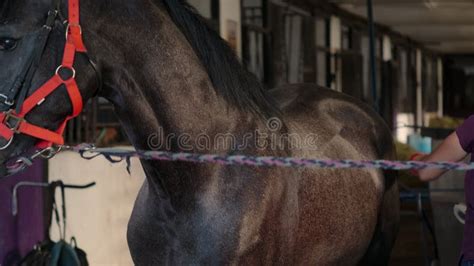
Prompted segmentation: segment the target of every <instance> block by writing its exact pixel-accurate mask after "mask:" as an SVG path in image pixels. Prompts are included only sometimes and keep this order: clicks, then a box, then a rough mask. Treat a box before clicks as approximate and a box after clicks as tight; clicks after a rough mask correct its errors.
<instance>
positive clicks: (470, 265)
mask: <svg viewBox="0 0 474 266" xmlns="http://www.w3.org/2000/svg"><path fill="white" fill-rule="evenodd" d="M459 266H474V260H463V261H462V262H461V264H459Z"/></svg>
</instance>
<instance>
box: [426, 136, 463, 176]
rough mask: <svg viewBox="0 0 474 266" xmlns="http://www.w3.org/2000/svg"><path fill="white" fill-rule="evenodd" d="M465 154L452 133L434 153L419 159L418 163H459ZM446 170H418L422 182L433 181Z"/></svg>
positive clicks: (456, 137)
mask: <svg viewBox="0 0 474 266" xmlns="http://www.w3.org/2000/svg"><path fill="white" fill-rule="evenodd" d="M466 156H467V152H466V151H464V149H463V148H462V147H461V144H460V143H459V138H458V135H457V134H456V132H454V133H452V134H451V135H449V137H447V138H446V139H445V140H444V141H443V143H441V145H439V146H438V148H436V150H435V151H434V152H432V153H431V154H428V155H426V156H424V157H423V158H421V160H420V161H424V162H433V161H448V162H459V161H462V160H463V159H464V158H466ZM445 172H446V170H440V169H424V170H420V171H419V172H418V173H419V176H420V180H422V181H433V180H435V179H437V178H438V177H440V176H441V175H442V174H444V173H445Z"/></svg>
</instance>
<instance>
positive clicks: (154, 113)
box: [90, 6, 251, 149]
mask: <svg viewBox="0 0 474 266" xmlns="http://www.w3.org/2000/svg"><path fill="white" fill-rule="evenodd" d="M147 13H150V14H147ZM147 13H145V14H143V18H141V19H138V20H137V19H136V18H135V21H133V20H131V19H130V20H128V21H126V23H128V24H129V23H133V24H135V25H133V26H131V27H130V26H127V27H123V26H116V25H121V24H122V25H123V22H124V21H117V22H116V23H110V25H108V26H105V27H107V29H105V30H104V29H102V32H106V36H101V40H102V42H105V43H102V44H100V46H102V47H108V50H109V51H107V52H105V53H104V55H103V56H102V58H101V59H102V62H101V63H102V65H103V68H104V71H103V72H104V73H105V76H104V84H105V88H106V89H105V91H104V96H105V97H106V98H108V100H110V101H111V102H112V103H113V104H114V106H115V109H116V113H117V115H118V117H119V119H120V120H121V122H122V124H123V126H124V128H125V130H126V132H127V134H128V136H129V138H130V141H131V142H132V144H133V145H134V146H135V147H136V148H139V149H150V148H152V147H150V145H149V143H148V140H149V138H150V136H156V134H157V133H160V135H161V136H169V135H170V134H174V135H179V134H187V135H189V136H190V137H195V136H197V135H198V134H202V133H205V134H208V135H212V134H215V133H217V132H226V133H232V132H233V131H234V130H235V128H236V125H237V123H239V127H240V126H243V125H242V122H243V121H242V118H245V119H247V120H251V119H249V117H251V115H250V114H244V113H242V112H241V111H239V110H237V109H236V108H234V107H232V106H230V105H229V104H228V103H227V102H226V101H225V100H224V99H222V98H221V97H219V96H218V95H217V94H216V91H215V90H214V88H213V85H212V82H211V81H210V79H209V75H208V74H207V72H206V70H205V69H204V68H203V66H202V64H201V62H200V61H199V59H198V57H197V56H196V54H195V53H194V51H193V48H192V47H191V45H190V44H189V43H188V41H187V40H186V38H185V37H184V36H183V35H182V33H181V32H180V30H179V29H178V28H177V27H176V26H175V25H174V23H173V22H172V21H171V19H170V17H169V16H168V15H167V14H164V13H163V12H160V10H159V9H158V8H157V7H153V6H152V7H150V10H149V11H148V12H147ZM118 20H120V19H118ZM140 20H143V21H140ZM144 23H146V24H144ZM144 25H146V27H144ZM130 34H133V37H132V38H130ZM137 40H140V41H137ZM90 50H94V49H90ZM161 133H164V134H161ZM155 141H157V140H156V139H155ZM163 141H165V140H164V139H163Z"/></svg>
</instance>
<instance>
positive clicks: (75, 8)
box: [0, 0, 87, 149]
mask: <svg viewBox="0 0 474 266" xmlns="http://www.w3.org/2000/svg"><path fill="white" fill-rule="evenodd" d="M68 13H69V14H68V15H69V19H68V21H67V29H66V45H65V47H64V55H63V61H62V64H61V65H60V66H59V67H58V68H57V69H56V73H55V74H54V76H53V77H52V78H51V79H50V80H48V81H47V82H46V83H44V84H43V85H42V86H41V87H40V88H39V89H37V90H36V91H35V92H34V93H33V94H32V95H30V96H29V97H28V98H26V99H25V101H24V103H23V105H22V106H21V111H20V112H19V113H18V114H17V113H16V112H15V110H14V109H10V110H9V111H7V112H3V113H0V121H1V122H0V136H1V137H3V138H4V139H6V140H8V144H7V145H6V146H5V147H3V149H4V148H6V147H8V145H9V144H10V143H11V142H12V140H13V136H14V135H15V134H25V135H29V136H32V137H34V138H37V139H40V140H42V141H41V142H39V143H38V144H37V145H36V146H37V147H38V148H46V147H50V146H52V145H53V144H58V145H63V144H64V139H63V132H64V129H65V128H66V124H67V122H68V121H69V120H71V119H72V118H74V117H76V116H78V115H79V114H80V113H81V111H82V107H83V103H82V97H81V93H80V91H79V88H78V87H77V83H76V79H75V76H76V71H75V69H74V59H75V56H76V53H86V52H87V50H86V48H85V45H84V42H83V40H82V29H81V26H80V24H79V0H69V10H68ZM67 69H68V70H70V71H71V73H72V76H71V77H70V78H69V79H67V80H63V78H61V76H60V75H59V72H60V71H61V70H67ZM61 85H64V86H65V87H66V89H67V92H68V94H69V98H70V100H71V104H72V114H71V115H69V116H68V117H67V118H66V119H65V120H64V121H63V122H62V123H61V125H60V126H59V128H58V129H57V130H56V131H51V130H48V129H45V128H42V127H39V126H35V125H33V124H30V123H29V122H28V121H26V119H25V116H26V115H27V114H28V113H29V112H30V111H31V110H33V109H34V108H35V107H36V106H38V105H40V104H41V103H42V102H43V101H44V100H45V98H46V97H48V96H49V95H50V94H51V93H52V92H53V91H55V90H56V89H58V88H60V87H61Z"/></svg>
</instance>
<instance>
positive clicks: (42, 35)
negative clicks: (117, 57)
mask: <svg viewBox="0 0 474 266" xmlns="http://www.w3.org/2000/svg"><path fill="white" fill-rule="evenodd" d="M78 2H79V1H77V0H69V1H63V0H15V1H11V0H6V1H2V3H1V4H0V80H1V82H0V164H1V165H2V167H1V168H2V170H0V175H2V176H4V175H7V174H8V170H7V167H6V162H7V161H9V160H10V159H12V158H14V157H17V156H20V155H22V156H23V154H24V153H25V152H26V151H27V150H29V149H30V148H31V147H33V146H36V147H37V148H38V150H41V151H42V150H43V149H46V148H49V147H51V146H53V145H62V144H63V138H62V133H63V130H64V127H65V125H66V122H67V121H68V120H69V119H71V118H73V117H75V116H77V115H78V114H79V113H80V112H81V110H82V107H83V103H84V102H86V101H87V100H88V99H89V98H91V97H93V96H94V95H95V93H96V92H97V87H98V79H97V73H98V72H97V71H95V70H96V68H95V65H94V64H93V63H92V61H91V60H90V59H89V57H88V56H87V50H86V48H85V46H84V43H83V41H82V28H81V26H80V24H79V15H80V14H79V6H78V4H79V3H78ZM91 66H92V67H91Z"/></svg>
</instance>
